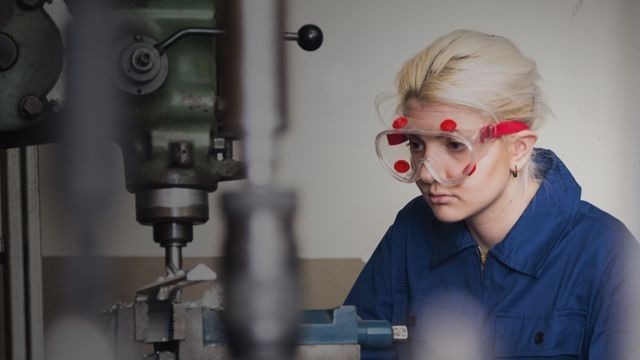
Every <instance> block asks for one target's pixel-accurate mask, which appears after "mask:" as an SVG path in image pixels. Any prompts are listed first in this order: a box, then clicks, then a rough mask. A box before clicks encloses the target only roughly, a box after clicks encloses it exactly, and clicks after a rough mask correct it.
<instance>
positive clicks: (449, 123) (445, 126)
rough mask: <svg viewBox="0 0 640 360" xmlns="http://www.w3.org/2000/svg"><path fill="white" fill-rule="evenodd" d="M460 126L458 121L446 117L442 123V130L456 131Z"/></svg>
mask: <svg viewBox="0 0 640 360" xmlns="http://www.w3.org/2000/svg"><path fill="white" fill-rule="evenodd" d="M457 127H458V123H456V121H455V120H452V119H445V120H443V121H442V122H441V123H440V130H442V131H454V130H455V129H456V128H457Z"/></svg>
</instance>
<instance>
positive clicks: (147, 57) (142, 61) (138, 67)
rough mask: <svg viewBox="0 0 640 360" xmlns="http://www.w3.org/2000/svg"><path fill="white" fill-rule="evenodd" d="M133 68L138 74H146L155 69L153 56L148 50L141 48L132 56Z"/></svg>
mask: <svg viewBox="0 0 640 360" xmlns="http://www.w3.org/2000/svg"><path fill="white" fill-rule="evenodd" d="M131 67H132V68H133V70H134V71H135V72H137V73H145V72H148V71H149V70H151V68H152V67H153V56H152V54H151V52H149V50H148V49H145V48H141V49H138V50H136V51H135V52H134V53H133V55H131Z"/></svg>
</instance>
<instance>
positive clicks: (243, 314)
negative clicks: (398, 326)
mask: <svg viewBox="0 0 640 360" xmlns="http://www.w3.org/2000/svg"><path fill="white" fill-rule="evenodd" d="M227 6H228V7H229V9H228V10H229V12H228V13H227V14H228V15H229V23H230V31H229V35H230V39H229V41H228V46H230V48H231V54H230V55H231V56H230V57H231V61H229V62H228V64H233V68H232V69H230V70H231V72H230V74H231V79H230V81H228V84H230V85H233V86H235V87H233V88H231V89H230V90H231V93H230V100H231V102H230V104H231V108H230V111H231V114H232V120H233V121H235V123H236V125H237V126H241V128H242V133H243V146H244V152H243V154H244V161H245V164H246V170H247V178H248V186H247V187H246V188H245V190H244V191H242V192H235V193H228V194H225V195H224V197H223V209H224V212H225V215H226V219H227V236H226V262H225V271H224V274H225V282H226V292H225V296H226V301H225V304H226V305H225V306H226V310H225V314H224V316H225V319H224V320H225V331H226V333H227V339H228V344H229V348H230V350H231V354H232V355H233V356H234V357H235V358H237V359H243V360H245V359H247V360H248V359H264V360H267V359H268V360H275V359H290V358H292V356H293V352H294V349H295V343H296V335H297V329H298V313H299V309H298V277H297V272H296V259H295V249H294V248H295V246H294V241H293V236H292V231H291V224H292V215H293V211H294V203H295V197H294V195H293V194H292V193H290V192H282V191H277V190H275V189H274V188H273V186H272V173H273V167H274V162H275V151H274V149H275V144H276V141H275V140H276V139H275V137H276V136H277V131H278V130H279V129H281V128H282V127H283V126H282V125H283V124H284V123H285V121H284V98H285V97H284V79H283V68H282V61H283V56H282V47H283V42H282V39H281V37H282V28H281V26H282V18H281V17H282V10H283V9H282V2H281V1H278V0H234V1H228V2H227Z"/></svg>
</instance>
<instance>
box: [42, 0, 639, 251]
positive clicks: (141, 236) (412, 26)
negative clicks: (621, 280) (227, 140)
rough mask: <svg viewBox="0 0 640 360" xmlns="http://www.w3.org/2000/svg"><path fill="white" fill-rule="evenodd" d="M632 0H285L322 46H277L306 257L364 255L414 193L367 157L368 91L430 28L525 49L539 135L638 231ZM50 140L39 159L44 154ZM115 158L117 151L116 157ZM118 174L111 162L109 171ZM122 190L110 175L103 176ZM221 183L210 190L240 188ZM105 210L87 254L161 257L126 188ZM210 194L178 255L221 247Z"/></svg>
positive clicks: (282, 165)
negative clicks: (544, 103)
mask: <svg viewBox="0 0 640 360" xmlns="http://www.w3.org/2000/svg"><path fill="white" fill-rule="evenodd" d="M639 4H640V2H639V1H637V0H607V1H603V0H520V1H513V0H483V1H477V0H398V1H387V0H322V1H319V0H293V1H289V7H288V28H289V30H295V29H297V28H298V27H299V26H301V25H303V24H305V23H316V24H318V25H320V26H321V27H322V29H323V30H324V33H325V43H324V45H323V46H322V48H321V49H320V50H318V51H317V52H314V53H307V52H304V51H302V50H300V49H298V48H297V47H296V46H295V45H294V44H288V45H287V61H288V76H289V82H288V83H289V110H290V111H289V114H290V124H291V125H290V129H289V131H288V132H287V133H286V135H285V136H284V137H283V138H282V140H283V141H282V146H281V147H280V151H279V154H280V156H281V158H280V162H279V166H278V171H279V172H278V181H279V183H280V184H281V185H282V186H283V187H287V188H292V189H295V190H296V191H297V192H298V194H299V201H298V204H299V211H298V213H297V214H296V223H295V227H296V234H297V239H298V245H299V252H300V255H301V256H302V257H305V258H363V259H366V258H368V256H369V255H370V253H371V251H372V250H373V248H374V247H375V245H376V244H377V242H378V241H379V239H380V237H381V235H382V234H383V232H384V231H385V230H386V228H387V226H388V225H389V224H390V223H391V222H392V221H393V217H394V215H395V213H396V212H397V210H398V209H399V208H400V207H401V206H402V205H403V204H404V203H405V202H406V201H407V200H408V199H410V198H412V197H413V196H416V195H417V191H416V189H414V188H413V187H412V186H407V185H402V184H400V183H397V182H395V181H394V180H392V179H391V178H390V177H389V176H387V175H386V174H385V173H384V172H383V170H382V169H381V167H380V166H379V165H378V163H377V159H376V157H375V153H374V150H373V141H372V140H373V137H374V136H375V134H376V133H377V132H378V131H379V130H381V128H382V125H380V123H379V121H378V120H377V118H376V112H375V109H374V98H375V97H376V95H378V94H380V93H383V92H389V91H392V90H393V87H392V84H393V77H394V74H395V72H396V70H397V69H398V68H399V66H400V65H401V64H402V62H403V61H404V60H406V59H407V58H408V57H409V56H411V55H412V54H414V53H415V52H417V51H418V50H419V49H420V48H422V47H424V46H425V45H426V44H428V43H429V42H431V41H432V40H434V39H435V38H436V37H438V36H440V35H442V34H444V33H446V32H448V31H450V30H453V29H457V28H470V29H476V30H481V31H486V32H490V33H496V34H501V35H505V36H507V37H509V38H511V39H512V40H513V41H514V42H516V43H517V44H518V45H519V46H520V47H521V49H522V50H523V52H524V53H526V54H527V55H529V56H530V57H532V58H534V59H535V60H536V61H537V62H538V65H539V70H540V73H541V74H542V76H543V78H544V82H543V84H542V85H543V89H544V91H545V92H546V94H547V98H548V100H549V103H550V106H551V108H552V110H553V112H554V114H555V117H553V118H550V119H549V120H548V122H547V124H546V125H545V126H544V127H543V128H542V130H541V132H540V145H541V146H543V147H549V148H552V149H554V150H555V151H556V152H557V153H558V154H559V155H560V157H561V158H562V159H563V160H564V161H565V162H566V164H567V165H568V167H569V168H570V169H571V170H572V171H573V173H574V175H575V177H576V178H577V180H578V181H579V182H580V183H581V184H582V186H583V193H584V198H585V199H587V200H590V201H592V202H593V203H595V204H596V205H598V206H600V207H602V208H603V209H605V210H607V211H609V212H611V213H613V214H614V215H615V216H617V217H619V218H620V219H622V220H623V221H624V222H625V223H626V224H627V225H628V226H629V227H630V229H631V230H632V231H633V233H634V234H635V235H636V236H640V222H638V220H637V219H638V218H640V216H639V215H640V201H639V200H640V191H638V190H637V188H636V184H638V183H640V181H639V180H640V147H639V146H637V142H638V141H637V138H638V134H640V115H639V114H640V112H638V111H637V104H638V103H640V101H639V100H640V99H639V97H640V88H639V87H640V85H639V84H640V69H639V67H638V64H640V36H639V35H640V25H638V22H637V20H638V19H640V5H639ZM50 149H51V147H46V151H45V152H44V153H43V154H42V156H43V157H44V158H45V159H47V157H49V156H50V155H51V154H50V153H51V152H50ZM118 156H119V154H118V152H117V151H114V161H116V162H118V164H119V166H121V165H120V163H119V161H120V160H119V158H118ZM43 163H45V165H44V166H45V168H44V169H43V174H42V180H43V185H42V186H43V192H42V201H43V232H42V233H43V236H44V241H45V242H44V245H43V246H44V248H43V252H44V254H45V255H48V256H61V255H69V254H73V253H74V252H75V249H76V248H77V246H76V244H72V243H70V242H69V240H68V237H66V236H64V233H65V231H64V230H65V226H64V224H62V223H61V222H60V220H59V217H58V215H59V214H60V212H63V211H64V209H59V207H57V206H56V204H57V200H56V191H55V190H54V188H53V187H52V186H51V183H52V182H51V173H52V171H53V170H54V169H55V165H54V164H53V162H49V161H43ZM120 171H121V169H120ZM114 176H115V178H116V179H119V180H118V181H120V182H121V184H120V188H121V189H124V181H123V179H122V177H123V176H122V174H121V173H116V174H114ZM237 186H238V184H225V185H223V186H221V189H220V191H225V190H228V189H230V188H234V187H237ZM114 198H117V200H118V201H119V203H118V204H117V206H116V207H115V210H114V211H112V212H111V213H109V214H108V215H107V216H105V219H104V224H105V226H104V229H103V232H102V237H103V239H102V241H101V242H100V244H99V245H98V248H97V249H96V252H97V253H98V254H100V255H106V256H161V255H162V250H161V249H160V248H159V247H158V246H157V245H156V244H154V243H153V241H152V239H151V231H150V229H149V228H147V227H144V226H140V225H138V224H137V223H136V222H135V220H134V219H135V212H134V207H133V196H131V195H130V194H127V193H126V192H125V191H124V190H122V191H121V193H118V194H116V196H114ZM218 198H219V192H217V193H214V194H213V195H212V196H211V208H212V220H211V221H210V222H209V223H207V224H205V225H203V226H200V227H197V228H196V231H195V240H194V242H193V243H192V244H190V245H189V246H188V247H187V248H186V250H185V254H186V255H187V256H217V255H220V254H221V236H222V229H223V224H222V222H221V219H222V215H221V214H220V213H219V211H218V202H217V201H218Z"/></svg>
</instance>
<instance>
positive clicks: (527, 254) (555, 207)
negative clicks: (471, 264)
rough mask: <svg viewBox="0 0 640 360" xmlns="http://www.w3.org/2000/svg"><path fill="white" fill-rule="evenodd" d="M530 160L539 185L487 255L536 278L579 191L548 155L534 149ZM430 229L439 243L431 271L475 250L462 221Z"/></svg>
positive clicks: (577, 200) (573, 209)
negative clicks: (536, 167) (538, 173)
mask: <svg viewBox="0 0 640 360" xmlns="http://www.w3.org/2000/svg"><path fill="white" fill-rule="evenodd" d="M534 156H535V161H536V163H537V164H539V167H540V171H541V174H542V177H543V181H542V183H541V184H540V187H539V188H538V190H537V192H536V194H535V196H534V197H533V199H532V200H531V202H530V203H529V205H528V206H527V208H526V209H525V211H524V212H523V213H522V215H521V216H520V218H519V219H518V221H517V222H516V224H515V225H514V226H513V228H511V230H510V231H509V232H508V233H507V235H506V236H505V238H504V239H503V240H502V241H501V242H500V243H498V244H497V245H496V246H494V247H493V248H492V249H491V251H490V253H491V255H492V256H493V257H495V258H496V259H497V260H498V261H500V262H501V263H503V264H505V265H506V266H508V267H510V268H512V269H513V270H516V271H519V272H522V273H524V274H527V275H530V276H533V277H538V276H539V275H540V273H541V272H542V270H543V268H544V265H545V263H546V260H547V257H548V255H549V253H550V252H551V250H552V249H553V247H554V246H555V245H556V243H557V242H558V241H559V240H560V239H561V237H562V234H563V233H564V232H565V231H567V230H568V229H567V228H568V224H569V223H570V221H571V219H572V218H573V217H574V216H575V214H576V211H577V209H578V205H579V203H580V195H581V188H580V185H578V183H577V182H576V181H575V179H574V178H573V176H572V175H571V174H570V173H569V170H568V169H567V168H566V167H565V165H564V164H563V163H562V161H560V159H558V157H557V156H556V155H555V154H554V153H553V152H552V151H550V150H545V149H536V151H535V155H534ZM432 229H433V231H434V234H435V235H436V236H435V238H436V239H439V240H438V241H436V243H435V245H434V247H433V253H432V256H431V262H430V265H431V266H432V267H435V266H438V265H439V264H440V263H441V262H443V261H444V260H445V259H447V258H449V257H451V256H454V255H456V254H457V253H459V252H461V251H462V250H464V249H467V248H469V247H475V246H476V243H475V241H474V240H473V237H472V236H471V234H470V233H469V231H468V230H467V228H466V226H465V224H464V222H462V221H461V222H456V223H442V222H440V221H437V220H435V218H434V221H433V223H432Z"/></svg>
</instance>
